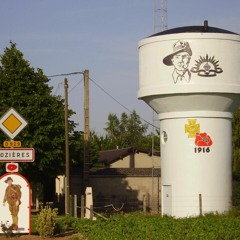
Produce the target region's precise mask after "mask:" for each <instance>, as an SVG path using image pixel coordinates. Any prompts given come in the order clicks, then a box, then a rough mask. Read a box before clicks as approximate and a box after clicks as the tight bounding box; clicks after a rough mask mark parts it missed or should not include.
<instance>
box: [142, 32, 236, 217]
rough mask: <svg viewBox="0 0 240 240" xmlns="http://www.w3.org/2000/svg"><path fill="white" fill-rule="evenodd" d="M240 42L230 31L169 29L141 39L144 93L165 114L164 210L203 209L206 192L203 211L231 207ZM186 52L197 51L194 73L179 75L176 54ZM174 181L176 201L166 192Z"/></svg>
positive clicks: (190, 63)
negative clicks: (233, 121) (179, 31)
mask: <svg viewBox="0 0 240 240" xmlns="http://www.w3.org/2000/svg"><path fill="white" fill-rule="evenodd" d="M179 43H181V44H182V45H179V46H180V47H179V46H178V44H179ZM239 43H240V36H239V35H235V34H222V33H181V34H169V35H162V36H156V37H149V38H147V39H144V40H142V41H140V43H139V61H140V62H139V67H140V72H139V73H140V85H139V92H138V98H139V99H142V100H144V101H145V102H146V103H147V104H149V105H150V106H151V107H152V108H153V109H154V110H155V111H156V112H157V113H158V117H159V119H160V131H161V134H162V135H161V170H162V175H161V177H162V191H163V193H162V213H163V214H165V213H166V212H167V213H170V212H171V215H173V216H176V217H187V216H192V215H198V214H199V194H201V195H202V210H203V213H207V212H224V211H226V210H229V208H230V207H231V196H232V169H231V159H232V156H231V154H232V153H231V152H232V136H231V134H232V128H231V127H232V123H231V119H232V113H233V111H235V109H236V108H237V107H238V106H239V102H240V97H239V96H240V95H239V94H240V72H239V66H240V54H237V53H239V52H240V44H239ZM184 44H185V45H184ZM187 44H188V46H190V48H191V51H192V54H190V51H189V48H188V51H187V50H186V49H187V48H186V46H187ZM176 46H177V47H179V48H177V47H176ZM181 46H185V50H183V49H184V48H182V50H183V51H180V50H181ZM177 49H178V50H177ZM183 52H188V54H189V56H190V57H189V56H188V59H189V61H188V64H186V69H185V70H186V71H188V73H189V74H188V75H189V76H190V77H189V78H188V79H187V77H185V78H181V80H179V79H180V78H175V75H174V74H175V73H176V70H177V66H176V67H175V66H174V65H172V64H171V61H172V62H173V60H174V59H173V60H171V61H170V56H171V57H172V56H173V53H177V54H178V53H183ZM168 57H169V58H168ZM180 57H181V56H180ZM166 58H168V62H166ZM182 59H183V58H182ZM185 60H186V58H185ZM182 61H183V60H182ZM166 63H167V64H166ZM209 70H211V72H209ZM190 123H191V124H192V126H190V125H191V124H190ZM199 144H200V146H198V145H199ZM203 144H209V146H203ZM166 186H171V195H169V194H168V193H167V195H168V196H171V207H169V206H170V205H166V201H167V198H166V197H164V196H165V195H166V191H168V190H169V188H167V187H166ZM168 199H169V198H168ZM170 209H171V211H170Z"/></svg>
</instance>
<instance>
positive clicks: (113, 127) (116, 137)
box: [105, 110, 148, 148]
mask: <svg viewBox="0 0 240 240" xmlns="http://www.w3.org/2000/svg"><path fill="white" fill-rule="evenodd" d="M147 128H148V126H147V124H144V123H142V121H141V119H140V117H139V115H138V114H137V113H136V111H135V110H134V111H133V112H131V113H130V114H129V115H127V114H126V113H125V112H124V113H122V114H121V118H120V119H119V118H118V117H117V115H116V114H112V113H110V114H109V115H108V122H107V127H106V128H105V131H106V132H107V138H108V139H109V141H110V144H109V146H108V147H109V148H116V147H119V148H124V147H129V146H135V147H137V146H139V147H141V146H142V144H143V142H144V141H145V139H146V136H145V134H146V132H147Z"/></svg>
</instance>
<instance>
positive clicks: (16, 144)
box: [3, 140, 22, 148]
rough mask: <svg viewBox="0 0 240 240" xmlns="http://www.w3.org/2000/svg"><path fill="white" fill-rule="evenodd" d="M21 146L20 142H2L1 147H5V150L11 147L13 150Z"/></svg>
mask: <svg viewBox="0 0 240 240" xmlns="http://www.w3.org/2000/svg"><path fill="white" fill-rule="evenodd" d="M21 145H22V143H21V142H20V141H13V140H11V141H4V142H3V146H4V147H6V148H10V147H13V148H20V147H21Z"/></svg>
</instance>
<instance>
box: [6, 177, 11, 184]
mask: <svg viewBox="0 0 240 240" xmlns="http://www.w3.org/2000/svg"><path fill="white" fill-rule="evenodd" d="M9 180H11V181H12V182H13V180H12V178H11V177H8V178H7V179H6V180H5V183H7V182H8V181H9Z"/></svg>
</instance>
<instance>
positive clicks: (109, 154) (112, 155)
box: [99, 147, 160, 164]
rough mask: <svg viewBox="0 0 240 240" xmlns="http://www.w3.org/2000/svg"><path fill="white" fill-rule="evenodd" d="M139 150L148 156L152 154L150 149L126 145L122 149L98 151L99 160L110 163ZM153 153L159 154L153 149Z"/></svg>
mask: <svg viewBox="0 0 240 240" xmlns="http://www.w3.org/2000/svg"><path fill="white" fill-rule="evenodd" d="M139 152H141V153H145V154H148V155H149V156H151V155H152V150H147V149H144V148H139V147H128V148H122V149H114V150H106V151H100V152H99V162H102V163H107V164H111V163H113V162H116V161H118V160H120V159H123V158H124V157H126V156H128V155H130V154H131V153H139ZM153 154H154V155H155V156H160V152H159V151H154V152H153Z"/></svg>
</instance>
